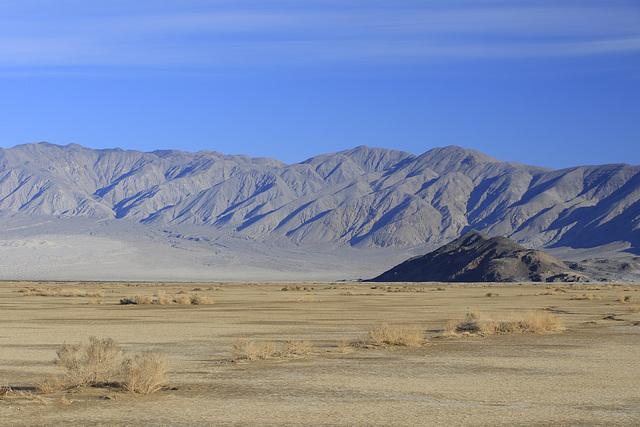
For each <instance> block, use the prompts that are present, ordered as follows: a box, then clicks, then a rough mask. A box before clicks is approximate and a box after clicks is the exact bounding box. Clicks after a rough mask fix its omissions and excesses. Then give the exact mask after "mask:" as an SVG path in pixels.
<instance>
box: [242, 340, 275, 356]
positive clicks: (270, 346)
mask: <svg viewBox="0 0 640 427" xmlns="http://www.w3.org/2000/svg"><path fill="white" fill-rule="evenodd" d="M232 355H233V357H234V358H235V359H239V360H242V359H244V360H257V359H269V358H271V357H275V355H276V344H275V343H274V342H273V341H270V340H262V341H254V340H247V339H241V340H237V341H236V342H235V343H233V351H232Z"/></svg>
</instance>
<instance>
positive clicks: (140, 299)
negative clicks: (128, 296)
mask: <svg viewBox="0 0 640 427" xmlns="http://www.w3.org/2000/svg"><path fill="white" fill-rule="evenodd" d="M133 300H134V301H135V302H134V304H138V305H146V304H151V303H153V297H151V296H150V295H136V296H135V297H133Z"/></svg>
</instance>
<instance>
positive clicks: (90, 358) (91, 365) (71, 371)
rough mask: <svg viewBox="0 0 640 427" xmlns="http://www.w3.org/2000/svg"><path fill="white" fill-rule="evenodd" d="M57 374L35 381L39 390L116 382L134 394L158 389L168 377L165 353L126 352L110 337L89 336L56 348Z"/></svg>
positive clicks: (117, 385) (50, 391)
mask: <svg viewBox="0 0 640 427" xmlns="http://www.w3.org/2000/svg"><path fill="white" fill-rule="evenodd" d="M57 355H58V358H57V359H56V360H55V361H54V363H55V365H56V366H57V367H58V368H59V369H60V370H61V374H60V375H59V376H54V377H50V378H47V379H46V380H44V381H43V382H41V383H40V384H38V390H39V391H40V392H42V393H55V392H58V391H62V390H68V389H71V388H77V387H82V386H92V387H96V386H103V385H109V386H112V387H113V386H116V387H119V388H122V389H124V390H126V391H129V392H131V393H133V394H148V393H152V392H154V391H157V390H159V389H160V387H161V386H162V383H163V382H164V381H166V379H167V372H168V369H167V362H166V357H165V356H164V355H163V354H162V353H160V352H157V351H156V352H144V353H142V354H134V355H132V356H128V355H126V354H125V352H124V351H123V350H122V349H121V348H120V347H119V346H118V345H117V343H116V342H115V341H114V340H112V339H111V338H105V339H98V338H95V337H90V338H89V343H88V344H85V343H82V342H80V343H79V344H76V345H70V344H64V345H63V346H62V347H61V348H60V350H58V351H57Z"/></svg>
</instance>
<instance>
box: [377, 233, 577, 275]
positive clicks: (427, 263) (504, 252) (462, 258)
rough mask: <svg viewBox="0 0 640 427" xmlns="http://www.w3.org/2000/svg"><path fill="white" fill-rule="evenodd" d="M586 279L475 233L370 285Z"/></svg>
mask: <svg viewBox="0 0 640 427" xmlns="http://www.w3.org/2000/svg"><path fill="white" fill-rule="evenodd" d="M585 280H587V277H585V276H583V275H581V274H579V273H578V272H577V271H573V270H571V269H570V268H569V267H568V266H567V265H566V264H564V263H563V262H562V261H560V260H559V259H557V258H554V257H552V256H550V255H548V254H546V253H544V252H542V251H538V250H534V249H526V248H523V247H522V246H520V245H518V244H517V243H515V242H514V241H512V240H509V239H507V238H506V237H502V236H497V237H492V238H489V236H487V235H486V234H483V233H479V232H477V231H475V230H471V231H468V232H467V233H465V234H464V235H463V236H462V237H459V238H458V239H456V240H454V241H453V242H451V243H449V244H447V245H444V246H442V247H441V248H439V249H437V250H436V251H433V252H430V253H428V254H426V255H422V256H418V257H414V258H411V259H409V260H407V261H405V262H403V263H401V264H399V265H397V266H395V267H393V268H392V269H390V270H388V271H386V272H384V273H382V274H381V275H379V276H377V277H375V278H373V279H370V280H369V281H371V282H580V281H585Z"/></svg>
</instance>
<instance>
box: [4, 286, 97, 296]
mask: <svg viewBox="0 0 640 427" xmlns="http://www.w3.org/2000/svg"><path fill="white" fill-rule="evenodd" d="M16 292H20V293H21V294H22V295H23V296H25V297H29V296H40V297H94V298H95V297H103V296H104V292H103V291H92V292H90V291H85V290H83V289H77V288H70V289H62V288H54V289H51V288H24V289H18V290H17V291H16Z"/></svg>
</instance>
